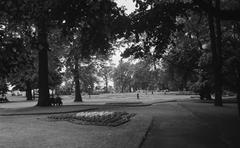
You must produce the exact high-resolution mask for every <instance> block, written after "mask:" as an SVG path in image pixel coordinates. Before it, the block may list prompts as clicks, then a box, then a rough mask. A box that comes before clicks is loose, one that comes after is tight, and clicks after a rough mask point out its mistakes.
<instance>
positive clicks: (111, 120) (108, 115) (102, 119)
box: [48, 111, 135, 126]
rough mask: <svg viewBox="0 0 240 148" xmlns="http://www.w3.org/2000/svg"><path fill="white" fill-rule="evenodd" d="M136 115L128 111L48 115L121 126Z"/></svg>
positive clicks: (73, 120)
mask: <svg viewBox="0 0 240 148" xmlns="http://www.w3.org/2000/svg"><path fill="white" fill-rule="evenodd" d="M133 116H135V114H129V113H127V112H112V111H95V112H79V113H68V114H60V115H51V116H48V118H49V119H51V120H53V121H69V122H72V123H75V124H82V125H99V126H119V125H121V124H124V123H126V122H128V121H130V119H131V118H132V117H133Z"/></svg>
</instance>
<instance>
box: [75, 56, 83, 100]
mask: <svg viewBox="0 0 240 148" xmlns="http://www.w3.org/2000/svg"><path fill="white" fill-rule="evenodd" d="M74 66H75V68H74V82H75V99H74V102H82V95H81V89H80V82H79V78H80V76H79V58H78V56H77V55H75V56H74Z"/></svg>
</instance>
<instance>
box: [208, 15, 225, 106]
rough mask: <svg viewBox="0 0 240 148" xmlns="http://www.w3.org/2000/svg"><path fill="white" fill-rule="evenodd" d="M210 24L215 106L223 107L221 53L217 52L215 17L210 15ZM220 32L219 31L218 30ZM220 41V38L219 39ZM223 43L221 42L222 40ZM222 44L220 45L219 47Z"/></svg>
mask: <svg viewBox="0 0 240 148" xmlns="http://www.w3.org/2000/svg"><path fill="white" fill-rule="evenodd" d="M208 24H209V30H210V38H211V49H212V62H213V75H214V93H215V101H214V102H215V106H222V77H221V67H222V66H221V63H220V60H219V59H220V58H219V56H220V55H219V52H218V50H217V39H216V34H215V25H214V17H213V15H212V14H208ZM218 31H219V30H218ZM218 40H219V38H218ZM220 41H221V40H220ZM220 45H221V44H219V43H218V47H220Z"/></svg>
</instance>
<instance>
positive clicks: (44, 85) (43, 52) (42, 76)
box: [37, 19, 51, 106]
mask: <svg viewBox="0 0 240 148" xmlns="http://www.w3.org/2000/svg"><path fill="white" fill-rule="evenodd" d="M45 22H46V21H45V20H44V19H40V20H39V23H38V40H39V45H38V48H39V49H38V50H39V53H38V56H39V65H38V66H39V70H38V76H39V80H38V81H39V82H38V87H39V99H38V103H37V106H51V102H50V99H49V88H48V49H49V46H48V41H47V28H46V24H45Z"/></svg>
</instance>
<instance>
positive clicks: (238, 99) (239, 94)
mask: <svg viewBox="0 0 240 148" xmlns="http://www.w3.org/2000/svg"><path fill="white" fill-rule="evenodd" d="M237 104H238V116H239V117H240V89H238V92H237Z"/></svg>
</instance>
